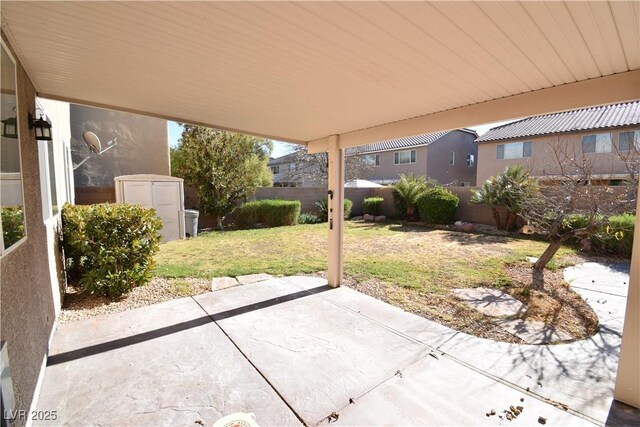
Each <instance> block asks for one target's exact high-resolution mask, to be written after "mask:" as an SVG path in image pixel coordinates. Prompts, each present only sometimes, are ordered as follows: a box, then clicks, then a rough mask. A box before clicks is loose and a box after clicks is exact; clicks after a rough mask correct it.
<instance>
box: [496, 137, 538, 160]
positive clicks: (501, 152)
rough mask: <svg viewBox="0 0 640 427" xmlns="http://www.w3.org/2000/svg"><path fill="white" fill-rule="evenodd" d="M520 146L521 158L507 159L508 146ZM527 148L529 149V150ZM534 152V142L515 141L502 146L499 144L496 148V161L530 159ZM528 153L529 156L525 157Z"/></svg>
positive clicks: (511, 157)
mask: <svg viewBox="0 0 640 427" xmlns="http://www.w3.org/2000/svg"><path fill="white" fill-rule="evenodd" d="M516 145H520V150H519V153H520V155H519V156H516V157H514V156H511V155H510V156H508V157H507V155H506V154H507V152H508V151H507V146H511V147H513V146H516ZM525 147H529V149H528V150H526V149H525ZM532 152H533V142H532V141H514V142H505V143H502V144H498V145H497V146H496V160H516V159H530V158H531V155H532ZM525 153H527V155H525Z"/></svg>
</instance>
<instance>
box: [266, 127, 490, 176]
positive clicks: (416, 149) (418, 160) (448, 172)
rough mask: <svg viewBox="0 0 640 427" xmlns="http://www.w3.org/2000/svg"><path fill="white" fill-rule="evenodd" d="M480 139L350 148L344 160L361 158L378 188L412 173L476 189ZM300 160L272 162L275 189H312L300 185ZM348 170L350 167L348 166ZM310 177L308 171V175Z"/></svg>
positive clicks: (456, 134) (465, 132) (446, 137)
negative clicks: (477, 144)
mask: <svg viewBox="0 0 640 427" xmlns="http://www.w3.org/2000/svg"><path fill="white" fill-rule="evenodd" d="M477 137H478V134H476V133H475V132H474V131H473V130H470V129H458V130H452V131H444V132H434V133H428V134H424V135H418V136H412V137H408V138H399V139H393V140H388V141H380V142H375V143H372V144H368V145H364V146H361V147H356V148H349V149H347V150H346V152H345V156H359V157H361V158H362V159H363V160H364V161H365V162H366V163H367V164H368V166H369V167H368V168H367V171H366V172H367V173H366V175H367V176H361V177H359V178H363V179H367V180H369V181H372V182H375V183H378V184H392V183H394V182H396V181H398V180H399V175H400V174H408V173H413V174H414V175H421V176H425V177H428V178H431V179H434V180H436V181H437V182H439V183H440V184H443V185H450V186H475V185H476V158H477V146H476V145H475V144H474V140H475V139H476V138H477ZM297 159H299V156H297V155H296V154H288V155H285V156H282V157H279V158H277V159H271V160H270V161H269V167H271V171H272V172H273V178H274V179H273V182H274V186H283V187H284V186H303V187H306V186H312V185H313V184H312V183H310V182H300V180H298V179H291V177H292V176H294V177H297V176H299V175H300V174H296V173H295V171H296V170H297V169H298V168H300V167H302V165H300V164H299V163H297V162H296V160H297ZM345 167H347V168H348V167H349V162H347V163H346V166H345ZM307 174H308V171H307Z"/></svg>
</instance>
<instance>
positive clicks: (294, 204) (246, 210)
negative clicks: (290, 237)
mask: <svg viewBox="0 0 640 427" xmlns="http://www.w3.org/2000/svg"><path fill="white" fill-rule="evenodd" d="M299 215H300V202H299V201H297V200H295V201H292V200H270V199H266V200H254V201H252V202H247V203H245V204H243V205H242V206H240V207H239V208H238V210H237V217H236V218H237V219H236V225H238V226H239V227H249V226H252V225H256V224H263V225H266V226H267V227H278V226H282V225H294V224H297V223H298V216H299Z"/></svg>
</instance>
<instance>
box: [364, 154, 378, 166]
mask: <svg viewBox="0 0 640 427" xmlns="http://www.w3.org/2000/svg"><path fill="white" fill-rule="evenodd" d="M362 159H363V160H364V162H365V163H366V165H367V166H370V167H372V168H375V167H378V166H380V154H365V155H364V156H362ZM371 159H373V160H372V161H371Z"/></svg>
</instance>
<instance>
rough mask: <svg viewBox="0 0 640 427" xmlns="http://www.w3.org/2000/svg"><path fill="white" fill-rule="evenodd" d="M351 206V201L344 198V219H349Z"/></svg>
mask: <svg viewBox="0 0 640 427" xmlns="http://www.w3.org/2000/svg"><path fill="white" fill-rule="evenodd" d="M352 207H353V202H352V201H351V200H349V199H344V209H343V214H344V217H343V218H344V219H349V218H350V217H351V208H352Z"/></svg>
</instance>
